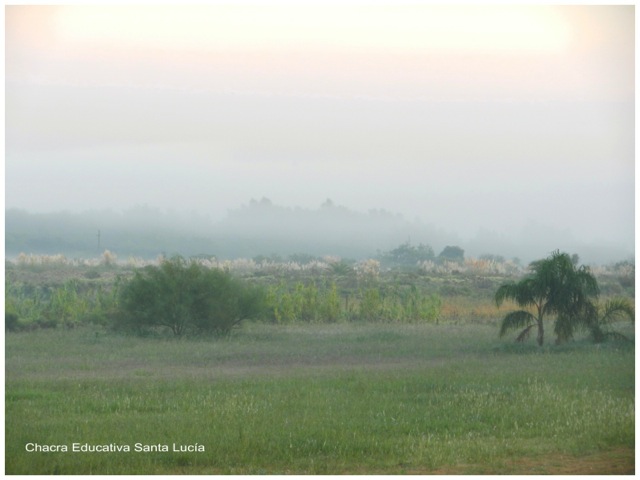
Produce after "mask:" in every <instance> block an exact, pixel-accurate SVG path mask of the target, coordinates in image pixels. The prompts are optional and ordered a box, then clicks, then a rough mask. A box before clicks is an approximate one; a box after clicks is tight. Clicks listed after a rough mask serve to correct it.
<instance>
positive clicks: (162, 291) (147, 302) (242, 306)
mask: <svg viewBox="0 0 640 480" xmlns="http://www.w3.org/2000/svg"><path fill="white" fill-rule="evenodd" d="M262 301H263V296H262V293H261V291H259V290H256V289H254V288H250V287H249V286H247V285H245V284H243V283H241V282H240V281H239V280H237V279H235V278H233V277H232V276H231V275H230V274H229V273H228V272H224V271H222V270H218V269H209V268H206V267H204V266H202V265H200V264H198V263H197V262H194V261H187V260H185V259H184V258H182V257H173V258H171V259H169V260H165V261H163V262H162V263H161V264H160V265H159V266H148V267H145V268H144V269H141V270H138V271H136V273H135V275H134V277H133V278H132V279H131V280H129V281H128V282H127V283H125V284H124V285H123V286H122V289H121V297H120V308H121V315H120V318H119V322H118V325H117V326H119V327H121V328H127V329H133V330H136V331H143V330H145V329H147V328H150V327H167V328H169V329H170V330H171V331H172V332H173V333H174V335H176V336H180V335H183V334H185V333H186V332H187V331H191V332H195V333H213V334H216V335H227V334H229V333H230V332H231V330H232V329H233V328H234V327H236V326H238V325H239V324H240V322H241V321H242V320H244V319H246V318H249V317H252V316H254V315H256V314H258V313H259V312H260V311H261V308H262Z"/></svg>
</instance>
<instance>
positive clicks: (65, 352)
mask: <svg viewBox="0 0 640 480" xmlns="http://www.w3.org/2000/svg"><path fill="white" fill-rule="evenodd" d="M623 328H624V327H623ZM627 328H630V327H627ZM627 333H629V332H627ZM631 333H632V332H631ZM634 353H635V351H634V347H633V344H630V343H626V344H618V343H615V342H612V343H608V344H604V345H593V344H592V343H590V342H589V341H588V340H587V339H586V338H585V339H577V340H576V341H574V342H572V343H570V344H566V345H562V346H545V347H542V348H539V347H537V346H534V345H531V344H525V345H519V344H513V343H512V342H507V341H504V342H503V341H501V340H499V339H498V338H497V335H496V332H495V327H493V326H483V325H475V326H473V325H466V326H451V325H401V326H393V325H384V324H383V325H381V324H369V325H352V324H336V325H297V326H295V325H285V326H273V325H263V324H247V325H246V326H245V328H244V329H242V330H241V331H238V332H235V333H234V334H233V336H232V339H231V341H229V340H218V341H214V342H211V341H200V340H196V339H177V338H176V339H163V340H159V339H157V338H150V339H144V338H139V337H127V336H123V335H116V334H112V333H109V332H108V331H99V330H95V329H86V328H79V329H76V330H73V331H40V332H29V333H26V332H25V333H18V334H12V335H8V336H7V342H6V397H5V402H6V450H5V453H6V473H8V474H53V473H60V474H89V473H96V474H135V473H138V474H174V473H194V474H197V473H202V474H204V473H219V474H258V473H271V474H284V473H299V474H305V473H308V474H322V473H325V474H338V473H437V472H443V473H474V472H475V473H482V472H486V473H490V472H498V473H547V472H548V473H554V471H561V468H562V462H560V464H558V465H557V466H556V467H553V468H557V469H558V470H553V468H551V467H549V465H550V463H549V462H552V461H553V462H557V461H558V459H559V458H565V459H567V460H566V461H567V462H574V460H573V459H575V458H595V457H594V456H598V455H602V456H603V457H602V458H604V457H605V456H606V455H607V453H606V452H616V451H617V452H620V451H627V450H628V449H633V448H634V445H635V437H634V433H635V411H634ZM45 359H46V361H45ZM318 365H321V366H323V367H322V368H317V366H318ZM407 365H415V366H414V367H413V368H407ZM207 372H209V373H207ZM28 444H31V445H32V446H31V447H29V448H30V449H31V450H33V451H28V448H27V445H28ZM35 444H37V445H39V446H41V448H40V450H37V447H34V446H33V445H35ZM74 444H78V445H79V447H77V448H79V449H80V451H78V452H73V451H72V450H73V448H74V447H73V445H74ZM138 444H140V445H141V446H140V447H139V448H140V449H141V450H140V451H137V448H138V447H136V445H138ZM174 444H175V447H174ZM45 445H46V446H50V445H58V446H59V445H66V446H67V449H68V450H67V451H66V452H62V451H56V452H52V451H43V448H42V446H45ZM125 445H126V446H128V447H129V451H124V450H125V449H124V447H123V446H125ZM83 448H84V451H83V450H82V449H83ZM165 448H166V449H167V450H166V451H165ZM36 450H37V451H36ZM96 450H100V451H96ZM202 450H204V451H202ZM559 455H560V456H562V457H559ZM625 458H626V459H627V460H626V462H627V463H626V465H627V470H628V469H630V468H633V465H632V464H629V457H628V455H627V456H626V457H625ZM519 462H520V463H519ZM523 462H525V463H526V468H524V467H523V465H524V464H523ZM545 465H546V466H547V467H545ZM554 465H555V464H554ZM465 466H466V467H465ZM465 468H466V470H465ZM545 468H547V470H546V471H545ZM461 469H462V470H461ZM528 469H530V470H528ZM585 473H586V472H585ZM594 473H620V470H619V469H618V470H616V469H614V467H613V464H612V465H611V471H607V467H606V466H605V467H603V468H601V469H600V470H598V471H597V472H594Z"/></svg>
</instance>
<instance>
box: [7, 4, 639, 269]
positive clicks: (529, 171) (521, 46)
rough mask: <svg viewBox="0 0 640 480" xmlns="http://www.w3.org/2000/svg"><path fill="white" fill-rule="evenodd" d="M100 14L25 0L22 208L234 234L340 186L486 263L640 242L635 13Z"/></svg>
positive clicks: (16, 136) (10, 69) (341, 195)
mask: <svg viewBox="0 0 640 480" xmlns="http://www.w3.org/2000/svg"><path fill="white" fill-rule="evenodd" d="M99 8H100V7H84V9H83V8H80V7H75V8H74V7H21V6H10V7H6V10H5V13H6V18H5V22H6V52H5V53H6V73H5V92H6V107H5V109H6V110H5V118H6V130H5V132H6V145H5V147H6V148H5V205H6V208H19V209H25V210H27V211H29V212H39V213H47V212H57V211H68V212H85V211H87V210H96V211H98V210H106V209H111V210H113V211H116V212H118V211H126V210H127V209H130V208H132V207H135V206H139V205H147V206H151V207H153V208H159V209H163V210H166V209H171V210H173V211H177V212H184V213H189V212H192V213H194V214H197V215H200V216H202V217H205V218H207V219H209V220H210V222H211V225H218V226H220V225H225V221H227V223H226V224H227V225H230V223H229V222H228V220H229V217H228V215H229V211H232V210H237V209H239V208H241V207H242V206H243V205H247V204H248V203H249V202H250V200H251V199H252V198H256V199H260V198H263V197H266V198H268V199H270V200H271V201H272V202H273V203H274V204H275V205H279V206H282V207H288V208H295V207H298V208H301V209H312V210H313V209H318V208H319V207H320V205H321V204H322V203H323V202H324V201H325V200H326V199H327V198H330V199H332V200H333V201H334V202H335V203H336V204H338V205H341V206H344V207H346V208H347V209H349V210H350V211H353V212H356V213H360V214H362V215H365V214H367V212H369V211H370V210H372V209H384V210H386V211H388V212H392V213H393V214H399V215H401V216H402V218H403V219H404V220H405V221H406V222H408V223H411V224H413V225H423V226H425V225H427V226H429V229H426V230H425V229H424V228H422V229H420V228H415V229H413V230H411V229H408V230H407V231H406V232H405V230H403V229H400V228H399V227H391V226H390V227H389V228H391V229H395V230H397V231H396V232H395V233H397V234H398V236H402V237H404V236H406V237H409V236H411V234H412V233H411V232H414V233H413V238H412V240H415V241H416V242H417V241H425V242H426V243H431V244H437V243H438V242H446V241H455V242H458V243H459V244H460V245H461V246H462V247H463V248H465V247H466V249H467V251H473V252H475V253H476V254H480V253H497V254H506V255H514V256H515V255H517V256H520V257H523V258H528V256H530V254H533V255H537V254H539V252H540V251H542V254H544V253H546V252H548V251H550V250H553V249H555V248H561V249H568V250H572V251H576V252H577V253H579V254H581V256H586V257H587V258H588V257H589V256H590V255H591V256H592V258H593V259H596V258H597V259H598V260H615V259H616V257H617V258H618V259H623V258H626V257H629V256H632V255H633V253H634V185H635V182H634V175H635V171H634V148H635V145H634V101H635V91H634V7H632V6H626V7H595V6H591V7H582V6H581V7H539V8H536V7H522V9H521V10H518V9H515V10H514V9H508V8H506V7H504V11H505V12H507V13H508V14H509V15H511V17H508V18H510V19H511V20H512V21H513V22H514V25H513V28H510V29H507V28H501V25H502V24H501V23H492V22H498V21H499V20H500V19H501V18H505V17H504V15H506V13H504V12H502V10H500V9H497V10H496V8H497V7H496V8H493V9H488V10H487V11H486V12H485V11H481V14H480V15H479V14H478V11H476V10H473V11H471V9H470V8H469V7H467V8H465V7H458V8H457V9H452V10H447V11H446V12H445V13H442V12H440V11H435V10H433V9H430V8H429V7H424V6H423V7H421V9H418V10H417V11H414V12H409V13H410V14H407V12H404V13H403V11H402V10H401V9H399V10H398V9H397V10H393V9H392V8H391V7H384V8H386V9H387V10H389V9H391V10H390V11H392V12H394V15H392V16H391V17H388V16H387V15H385V12H386V11H380V12H378V11H377V10H376V8H373V7H371V8H369V9H368V10H366V11H365V13H366V12H368V13H367V15H364V20H362V19H361V16H359V15H354V12H355V13H356V14H357V13H360V10H358V8H362V7H357V6H354V5H351V4H350V6H349V7H348V8H347V9H346V10H343V11H341V10H340V8H339V7H336V6H327V7H326V8H325V9H324V10H323V9H321V8H320V7H315V8H316V10H318V9H320V10H318V11H320V12H323V15H324V16H323V15H320V16H318V15H316V16H317V17H318V19H317V20H315V21H314V22H315V23H313V24H311V23H309V22H311V20H310V16H311V13H313V12H307V11H305V9H304V8H297V9H294V10H293V11H292V12H290V13H289V14H287V15H285V16H283V14H282V12H280V13H278V14H277V15H276V14H275V13H273V12H272V13H273V14H272V13H269V12H270V11H269V9H266V10H263V9H258V10H255V9H254V10H253V13H254V14H253V15H251V12H252V10H251V8H250V7H237V8H235V9H234V8H231V7H228V8H227V9H226V10H225V11H226V12H227V13H225V15H230V17H229V18H230V19H231V20H230V21H231V25H236V26H237V28H236V29H235V30H234V32H233V34H231V33H229V32H230V30H229V31H227V32H226V33H225V31H218V30H216V31H217V32H218V33H217V34H216V35H214V36H208V34H207V33H206V32H207V31H208V30H207V25H208V21H209V20H210V21H211V25H212V26H215V25H214V24H215V22H216V21H219V20H217V19H218V17H219V15H220V12H221V10H220V8H221V7H215V6H213V7H208V9H207V10H198V11H197V12H195V13H193V12H192V11H191V10H190V9H189V7H175V9H176V10H173V11H171V12H179V13H180V15H178V16H177V17H175V20H174V21H172V22H164V23H163V19H164V20H166V18H174V17H171V14H172V13H171V12H167V11H164V10H163V11H157V10H156V14H154V15H149V12H151V10H144V9H141V8H128V7H119V8H116V7H114V8H113V9H111V10H104V9H103V10H100V9H99ZM416 8H417V7H416ZM87 9H88V10H87ZM380 9H383V7H380V8H379V9H378V10H380ZM383 10H384V9H383ZM92 12H93V13H92ZM158 12H159V13H158ZM190 12H192V13H190ZM341 12H342V13H344V15H343V16H341V15H340V14H341ZM509 12H511V13H509ZM514 12H515V13H514ZM276 13H277V12H276ZM387 13H388V12H387ZM498 14H499V15H498ZM140 15H142V16H140ZM163 15H169V16H168V17H166V18H165V17H163ZM376 15H377V16H376ZM438 15H443V16H442V17H438ZM501 15H502V16H501ZM434 18H442V21H443V22H445V23H446V22H451V25H450V27H451V28H447V29H438V28H437V27H436V26H435V25H436V23H437V22H435V21H434V20H433V19H434ZM473 18H477V19H478V20H477V21H475V23H470V22H472V19H473ZM139 19H147V22H146V23H145V22H141V23H139V24H140V27H135V25H137V24H138V23H137V20H139ZM196 19H198V20H197V21H196ZM249 19H250V20H251V21H249ZM274 19H276V20H277V21H276V20H274ZM332 19H333V20H332ZM336 19H341V21H338V20H336ZM357 19H360V20H357ZM385 19H386V20H385ZM412 19H413V20H412ZM421 19H424V20H425V22H426V25H428V26H430V27H429V28H426V27H425V28H424V29H415V30H414V27H415V25H414V23H416V24H420V20H421ZM427 19H431V20H432V22H431V23H429V22H427ZM519 21H522V22H525V23H523V24H522V28H520V29H518V28H517V26H518V25H517V24H516V23H515V22H519ZM153 22H156V23H155V24H154V23H153ZM233 22H236V23H233ZM334 22H335V23H334ZM358 22H360V23H358ZM394 22H395V23H394ZM434 22H435V23H434ZM305 25H307V26H313V28H311V29H310V31H311V33H306V32H307V29H305V28H304V27H305ZM403 25H404V26H405V27H406V28H405V29H403ZM190 26H191V27H192V28H191V29H190ZM258 27H259V28H258ZM351 27H353V32H351V33H349V32H350V28H351ZM525 27H526V28H525ZM212 28H213V27H212ZM229 28H231V27H229ZM199 29H200V30H199ZM213 30H215V29H213ZM405 30H407V32H406V38H405V37H403V35H404V34H403V32H404V31H405ZM423 30H424V31H425V32H426V33H424V32H423ZM190 31H192V32H191V33H188V32H190ZM377 31H380V32H387V33H389V34H392V33H393V36H390V37H389V38H388V43H387V44H385V40H384V38H385V37H384V35H383V36H382V37H381V36H380V35H373V34H372V33H371V32H374V33H375V32H377ZM445 31H446V32H449V33H445ZM193 32H195V33H193ZM243 32H246V35H244V34H243ZM274 32H278V34H277V35H276V33H274ZM451 32H453V33H451ZM469 32H471V33H472V34H473V35H472V36H471V37H470V38H467V35H468V34H469ZM523 32H524V33H523ZM225 35H226V36H225ZM420 35H422V36H420ZM447 35H448V36H447ZM381 38H382V39H381ZM374 39H375V40H374ZM478 45H480V46H481V48H480V47H478ZM509 45H511V47H509ZM217 228H219V227H212V232H213V231H214V230H216V229H217ZM265 228H268V226H266V227H265ZM279 228H283V227H279ZM298 228H301V227H300V225H299V224H298ZM304 228H305V229H307V230H313V228H312V226H310V225H307V226H305V227H304ZM327 228H329V227H327ZM336 228H337V230H336V231H335V232H331V233H329V232H327V233H326V235H327V236H328V237H332V236H339V235H340V229H339V228H346V227H344V225H343V226H340V225H337V226H336ZM284 230H287V229H286V228H285V229H284ZM438 231H439V232H446V235H444V236H442V235H441V236H438V235H437V234H436V233H435V232H438ZM376 235H381V234H379V233H378V234H376ZM429 235H433V238H432V239H431V238H429ZM391 236H393V235H391ZM416 237H420V238H416ZM395 240H396V239H395V238H394V239H393V241H395ZM373 243H375V242H373ZM382 243H384V242H382ZM518 246H519V248H518ZM434 247H436V248H437V245H434ZM371 248H374V245H373V244H372V245H371ZM380 248H382V246H381V247H380ZM501 250H502V251H501ZM596 251H599V252H600V253H594V252H596ZM603 252H607V253H603ZM264 253H269V252H264ZM327 253H330V252H327Z"/></svg>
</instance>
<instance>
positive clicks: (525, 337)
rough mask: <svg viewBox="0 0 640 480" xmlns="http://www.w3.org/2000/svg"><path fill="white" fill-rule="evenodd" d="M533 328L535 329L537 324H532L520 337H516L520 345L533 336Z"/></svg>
mask: <svg viewBox="0 0 640 480" xmlns="http://www.w3.org/2000/svg"><path fill="white" fill-rule="evenodd" d="M533 327H535V324H533V323H532V324H531V325H529V326H528V327H527V328H525V329H524V330H522V331H521V332H520V335H518V336H517V337H516V342H518V343H522V342H524V341H525V340H526V339H527V338H529V334H531V329H532V328H533Z"/></svg>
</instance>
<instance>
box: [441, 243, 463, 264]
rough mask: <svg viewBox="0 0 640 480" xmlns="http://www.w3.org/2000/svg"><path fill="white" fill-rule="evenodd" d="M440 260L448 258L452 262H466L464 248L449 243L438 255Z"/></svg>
mask: <svg viewBox="0 0 640 480" xmlns="http://www.w3.org/2000/svg"><path fill="white" fill-rule="evenodd" d="M438 260H440V261H444V260H448V261H450V262H458V263H461V262H464V250H463V249H462V248H460V247H457V246H455V245H447V246H446V247H444V249H443V250H442V252H440V254H439V255H438Z"/></svg>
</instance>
